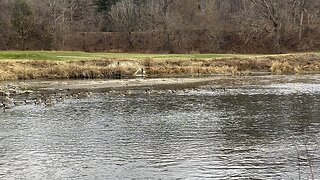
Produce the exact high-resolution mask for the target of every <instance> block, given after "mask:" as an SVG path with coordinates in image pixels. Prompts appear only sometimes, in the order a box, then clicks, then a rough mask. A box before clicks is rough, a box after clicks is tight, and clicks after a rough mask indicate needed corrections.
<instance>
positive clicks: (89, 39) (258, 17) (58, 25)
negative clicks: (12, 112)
mask: <svg viewBox="0 0 320 180" xmlns="http://www.w3.org/2000/svg"><path fill="white" fill-rule="evenodd" d="M319 48H320V1H315V0H281V1H279V0H46V1H43V0H1V1H0V49H2V50H12V49H18V50H83V51H114V52H119V51H121V52H122V51H127V52H159V53H192V52H198V53H204V52H206V53H212V52H219V53H221V52H222V53H284V52H293V51H314V50H317V49H319Z"/></svg>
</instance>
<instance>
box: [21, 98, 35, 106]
mask: <svg viewBox="0 0 320 180" xmlns="http://www.w3.org/2000/svg"><path fill="white" fill-rule="evenodd" d="M23 102H24V104H25V105H28V104H32V103H33V101H31V100H29V101H28V100H26V99H25V100H23Z"/></svg>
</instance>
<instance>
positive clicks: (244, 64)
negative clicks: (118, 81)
mask: <svg viewBox="0 0 320 180" xmlns="http://www.w3.org/2000/svg"><path fill="white" fill-rule="evenodd" d="M0 59H1V60H0V80H20V79H65V78H70V79H78V78H114V77H116V76H118V75H119V74H121V75H122V76H132V75H134V74H135V73H138V74H140V72H138V70H140V69H144V72H146V73H147V75H149V76H192V75H197V76H198V75H214V74H231V75H242V74H251V73H272V74H297V73H298V74H306V73H320V54H318V53H308V54H291V55H263V56H261V55H227V54H226V55H221V54H164V55H163V54H123V53H86V52H37V51H25V52H21V51H1V52H0Z"/></svg>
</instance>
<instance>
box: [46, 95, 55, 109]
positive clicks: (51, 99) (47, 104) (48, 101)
mask: <svg viewBox="0 0 320 180" xmlns="http://www.w3.org/2000/svg"><path fill="white" fill-rule="evenodd" d="M44 105H45V107H52V106H53V105H54V101H53V98H52V96H49V97H48V98H47V99H46V100H45V102H44Z"/></svg>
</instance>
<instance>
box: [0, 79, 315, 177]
mask: <svg viewBox="0 0 320 180" xmlns="http://www.w3.org/2000/svg"><path fill="white" fill-rule="evenodd" d="M258 79H259V78H258ZM294 79H295V77H290V81H286V80H285V81H281V82H276V81H274V79H271V80H270V79H268V78H267V79H263V80H261V81H259V82H258V83H257V82H256V81H248V82H246V83H244V84H242V85H234V84H233V83H228V82H226V83H225V84H224V85H221V84H220V85H219V84H208V86H204V87H202V88H198V89H185V90H178V91H169V90H168V91H151V92H148V93H145V92H144V91H132V92H130V93H129V92H126V93H124V92H123V93H117V92H115V93H109V94H103V93H101V94H98V93H97V94H94V96H93V97H91V98H86V99H69V100H66V101H64V102H62V103H56V104H55V106H53V107H50V108H45V107H43V106H34V105H32V104H30V105H21V106H17V107H15V108H14V109H11V110H6V111H4V112H2V111H1V112H0V128H1V132H0V179H312V178H314V179H319V177H320V140H319V139H320V138H319V137H320V108H319V107H320V78H318V77H316V78H313V80H312V81H308V78H305V79H304V80H303V81H294ZM124 94H125V95H124Z"/></svg>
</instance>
